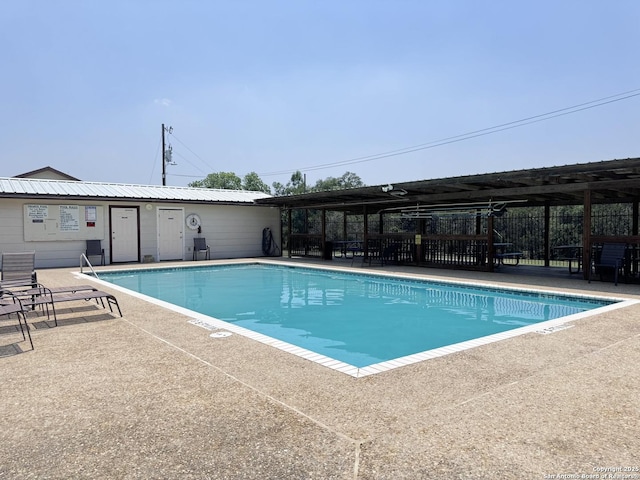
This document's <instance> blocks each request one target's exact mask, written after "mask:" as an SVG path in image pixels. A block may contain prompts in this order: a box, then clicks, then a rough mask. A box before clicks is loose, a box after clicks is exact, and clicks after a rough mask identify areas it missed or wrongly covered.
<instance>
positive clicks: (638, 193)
mask: <svg viewBox="0 0 640 480" xmlns="http://www.w3.org/2000/svg"><path fill="white" fill-rule="evenodd" d="M587 191H589V192H590V197H591V203H625V202H633V201H638V199H640V158H627V159H622V160H608V161H602V162H591V163H581V164H575V165H564V166H556V167H547V168H534V169H529V170H513V171H507V172H500V173H487V174H480V175H467V176H460V177H449V178H441V179H432V180H417V181H412V182H403V183H394V184H393V185H376V186H370V187H361V188H352V189H347V190H333V191H325V192H311V193H306V194H302V195H291V196H284V197H271V198H266V199H261V200H258V201H257V203H259V204H267V205H274V206H279V207H282V208H310V209H321V208H325V209H328V210H337V211H346V212H351V213H362V212H363V211H364V209H365V207H366V208H367V211H368V212H370V213H374V212H379V211H388V210H396V209H399V208H402V207H405V206H416V205H421V206H422V205H442V204H468V203H471V202H486V203H489V202H494V203H499V202H521V203H522V206H539V205H581V204H583V203H584V200H585V192H587Z"/></svg>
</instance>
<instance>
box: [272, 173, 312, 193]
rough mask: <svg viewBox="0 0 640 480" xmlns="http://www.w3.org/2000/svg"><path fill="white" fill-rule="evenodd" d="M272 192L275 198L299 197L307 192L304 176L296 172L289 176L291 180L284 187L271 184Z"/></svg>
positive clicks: (275, 183)
mask: <svg viewBox="0 0 640 480" xmlns="http://www.w3.org/2000/svg"><path fill="white" fill-rule="evenodd" d="M273 190H274V193H275V195H276V196H279V197H282V196H285V195H299V194H301V193H305V191H306V190H307V188H306V184H305V179H304V175H302V173H301V172H300V171H299V170H298V171H296V172H294V173H293V175H291V180H290V181H288V182H287V184H286V185H283V184H281V183H280V182H273Z"/></svg>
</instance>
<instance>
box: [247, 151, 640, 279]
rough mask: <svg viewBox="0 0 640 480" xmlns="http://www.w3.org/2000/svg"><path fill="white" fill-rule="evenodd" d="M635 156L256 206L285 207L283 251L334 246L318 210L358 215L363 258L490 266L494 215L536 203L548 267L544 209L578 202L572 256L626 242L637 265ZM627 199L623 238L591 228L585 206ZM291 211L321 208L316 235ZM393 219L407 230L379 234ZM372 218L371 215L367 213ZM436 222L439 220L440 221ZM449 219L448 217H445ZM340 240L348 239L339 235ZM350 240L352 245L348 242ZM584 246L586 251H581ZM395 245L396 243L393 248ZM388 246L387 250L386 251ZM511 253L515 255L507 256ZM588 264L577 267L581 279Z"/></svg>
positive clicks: (639, 191)
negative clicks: (455, 221)
mask: <svg viewBox="0 0 640 480" xmlns="http://www.w3.org/2000/svg"><path fill="white" fill-rule="evenodd" d="M639 202H640V158H627V159H616V160H609V161H601V162H591V163H581V164H574V165H564V166H554V167H545V168H534V169H528V170H513V171H506V172H498V173H489V174H478V175H466V176H458V177H449V178H440V179H430V180H419V181H411V182H403V183H394V184H393V185H391V184H388V185H375V186H367V187H361V188H353V189H346V190H333V191H323V192H311V193H305V194H300V195H291V196H282V197H270V198H265V199H260V200H257V203H259V204H269V205H272V206H277V207H279V208H281V209H282V211H284V212H286V220H285V223H286V225H283V227H284V230H285V234H284V235H283V237H282V238H283V242H284V243H285V244H286V245H287V246H288V251H289V256H292V255H304V256H323V255H324V257H325V258H330V257H328V252H329V251H330V250H333V248H334V245H332V242H330V241H329V240H328V239H327V237H326V213H327V212H331V211H336V212H343V213H344V218H345V220H344V222H345V237H346V218H347V216H348V215H362V216H363V219H364V229H363V238H362V239H361V240H359V241H358V242H357V244H358V245H359V246H360V247H361V248H362V250H363V256H364V258H365V259H367V258H372V257H376V256H377V257H378V258H380V260H381V261H384V258H385V256H387V255H389V254H393V255H394V256H395V259H396V260H398V259H401V260H402V261H403V262H404V263H408V264H414V265H422V266H434V267H439V268H442V267H448V268H462V269H473V270H485V271H493V269H494V268H496V266H497V265H499V264H500V260H501V256H503V255H504V254H503V253H501V251H500V248H499V239H498V241H496V239H495V238H494V237H495V235H494V221H495V218H497V217H500V216H502V215H504V214H505V213H506V212H507V210H508V209H509V208H511V207H544V212H545V221H544V232H543V236H544V251H545V254H544V262H545V265H549V261H550V252H551V248H552V245H551V244H550V240H549V218H550V213H549V212H550V208H551V207H552V206H565V205H581V206H583V209H582V211H583V219H582V232H581V240H582V244H581V245H579V248H580V249H579V252H580V259H579V260H580V261H581V262H582V264H583V265H591V258H592V252H593V251H594V249H596V248H597V247H598V246H599V245H602V244H604V243H610V242H616V243H625V244H627V245H628V247H630V248H629V252H630V255H631V256H632V258H631V260H632V262H631V263H632V264H634V265H636V264H637V259H638V254H637V253H638V247H639V246H640V235H639V232H638V217H639ZM614 203H616V204H622V203H626V204H630V205H631V206H632V207H631V208H632V222H631V223H632V225H631V229H630V230H631V231H630V232H629V233H628V234H625V235H619V234H615V235H613V234H611V235H609V234H604V235H603V234H600V233H599V234H598V235H594V234H593V233H592V207H593V206H594V205H598V204H614ZM295 211H304V212H305V215H307V216H308V212H309V211H316V212H321V228H320V230H321V231H320V232H309V231H304V232H299V231H297V232H294V231H293V230H294V229H293V228H292V215H293V212H295ZM372 215H377V216H379V220H380V221H379V222H378V225H379V229H378V231H377V232H375V233H373V232H371V231H370V228H369V222H370V221H371V220H370V219H371V218H372V217H371V216H372ZM387 215H395V216H399V217H401V218H403V219H407V220H413V222H408V224H410V225H411V228H414V230H415V231H412V232H408V231H404V232H400V233H398V232H384V231H383V228H382V225H384V222H383V221H382V219H383V218H384V216H387ZM453 217H456V218H461V217H467V218H474V219H475V222H474V223H475V228H474V229H473V231H472V232H469V231H468V230H467V231H462V230H460V229H458V230H457V231H456V230H455V229H451V228H448V229H438V228H434V224H435V223H437V222H435V220H442V219H444V218H453ZM374 218H375V217H374ZM442 224H443V223H442V222H440V225H442ZM449 224H450V222H449ZM343 240H344V241H345V242H346V241H349V239H347V238H344V239H343ZM352 243H355V242H352ZM583 246H584V247H588V248H583ZM396 247H397V248H396ZM391 250H393V252H391ZM514 255H518V254H514ZM588 271H589V269H586V268H585V269H583V275H584V278H585V279H586V278H587V275H588Z"/></svg>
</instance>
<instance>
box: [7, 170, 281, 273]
mask: <svg viewBox="0 0 640 480" xmlns="http://www.w3.org/2000/svg"><path fill="white" fill-rule="evenodd" d="M47 169H49V167H47V168H46V169H40V170H38V171H36V172H39V173H38V177H36V178H34V176H29V174H23V175H20V176H19V177H12V178H0V252H23V251H35V252H36V268H48V267H70V266H79V265H80V258H81V254H83V253H85V250H86V241H87V240H100V241H101V243H102V248H104V250H105V257H106V263H107V264H109V263H130V262H158V261H168V260H192V259H193V244H194V241H193V239H194V238H195V237H203V238H205V239H206V243H207V244H208V245H209V246H210V248H211V258H212V259H214V258H239V257H255V256H265V254H276V255H277V254H280V251H279V250H278V249H277V248H275V247H274V248H273V249H271V250H270V249H268V248H265V251H266V253H265V251H263V233H268V232H270V233H271V235H272V236H273V240H274V241H273V245H277V246H280V245H281V243H280V211H279V209H278V208H273V207H269V206H260V205H256V204H255V203H254V200H256V199H259V198H265V197H269V195H268V194H265V193H262V192H249V191H236V190H215V189H207V188H190V187H171V186H153V185H128V184H113V183H98V182H84V181H77V180H75V179H73V177H68V178H69V179H46V178H39V177H42V176H43V171H45V170H47ZM49 170H51V171H52V172H53V173H55V174H56V178H60V175H58V174H60V173H61V172H58V171H56V170H54V169H49ZM45 174H46V172H45ZM64 175H65V174H62V176H64ZM25 177H26V178H25ZM267 228H268V229H269V231H265V229H267ZM200 258H202V256H201V257H200ZM90 261H91V262H92V263H93V264H99V262H100V260H99V259H98V258H95V257H93V258H91V259H90Z"/></svg>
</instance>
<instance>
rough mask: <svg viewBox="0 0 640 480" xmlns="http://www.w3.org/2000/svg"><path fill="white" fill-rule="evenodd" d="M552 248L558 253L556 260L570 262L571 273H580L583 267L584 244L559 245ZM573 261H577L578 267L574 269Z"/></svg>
mask: <svg viewBox="0 0 640 480" xmlns="http://www.w3.org/2000/svg"><path fill="white" fill-rule="evenodd" d="M552 250H553V251H554V253H555V254H556V260H565V261H568V262H569V273H579V272H580V268H582V245H558V246H556V247H553V248H552ZM573 262H576V269H575V270H573V269H572V265H573Z"/></svg>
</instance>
